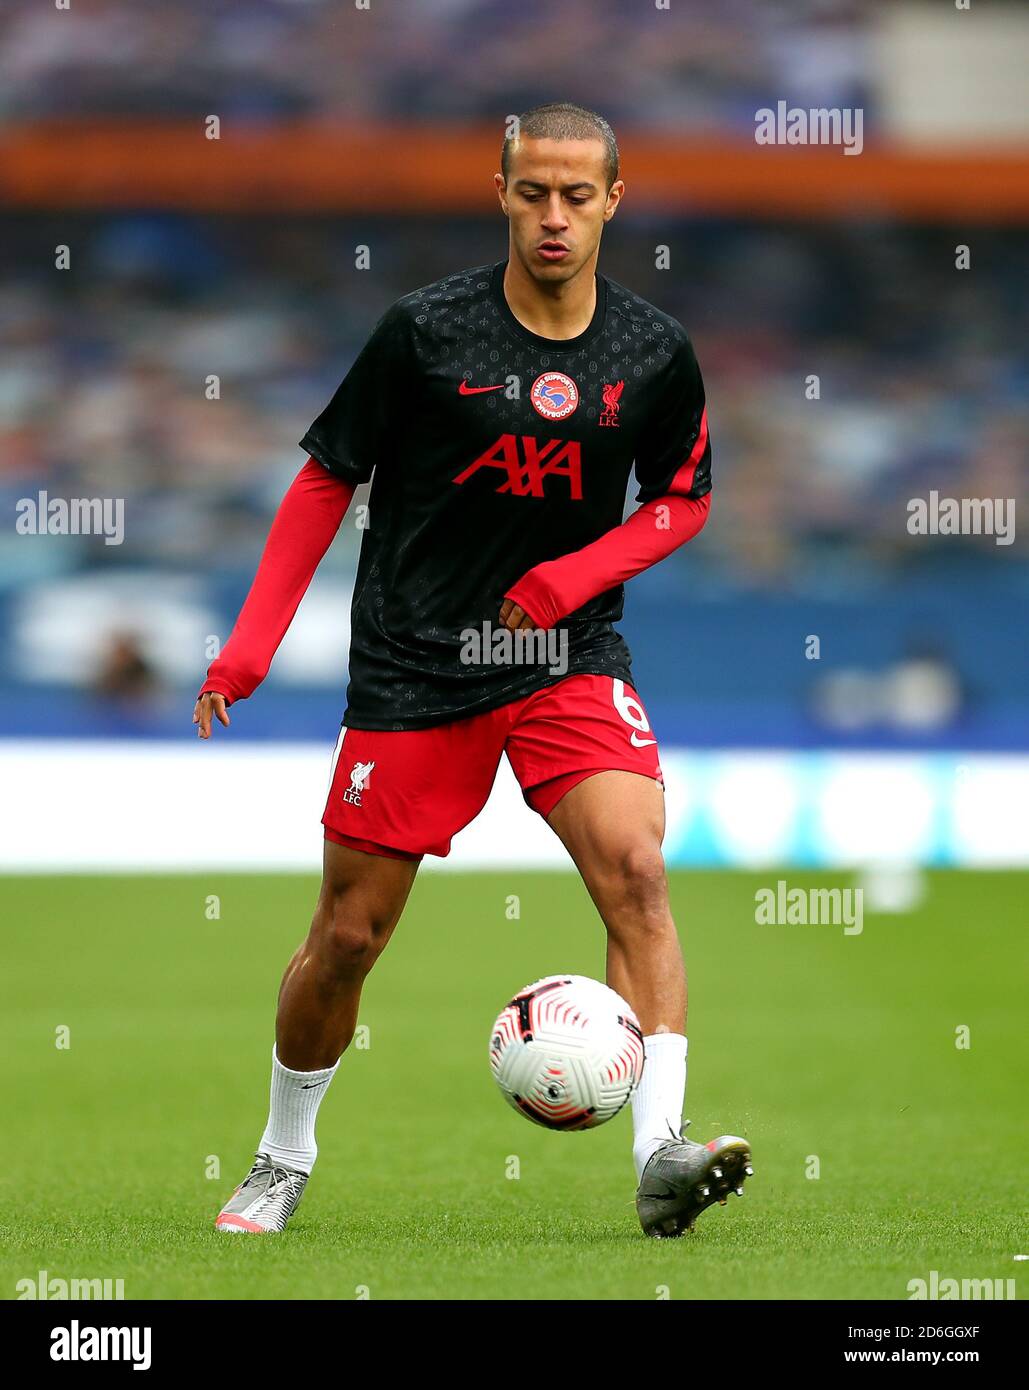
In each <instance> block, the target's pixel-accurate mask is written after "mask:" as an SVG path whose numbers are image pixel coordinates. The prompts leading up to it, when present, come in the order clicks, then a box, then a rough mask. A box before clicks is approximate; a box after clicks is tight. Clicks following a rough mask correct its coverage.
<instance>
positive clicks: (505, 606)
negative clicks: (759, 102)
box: [500, 598, 539, 632]
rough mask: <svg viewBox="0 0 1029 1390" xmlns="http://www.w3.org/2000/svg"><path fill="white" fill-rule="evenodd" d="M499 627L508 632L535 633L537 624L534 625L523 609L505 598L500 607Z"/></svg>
mask: <svg viewBox="0 0 1029 1390" xmlns="http://www.w3.org/2000/svg"><path fill="white" fill-rule="evenodd" d="M500 625H501V627H506V628H507V630H508V631H509V632H535V631H536V630H537V629H538V627H539V624H538V623H534V622H533V621H532V619H531V618H530V617H529V615H528V613H526V611H525V609H524V608H519V607H518V605H517V603H514V602H512V600H511V599H509V598H506V599H505V600H504V602H503V603H502V604H501V605H500Z"/></svg>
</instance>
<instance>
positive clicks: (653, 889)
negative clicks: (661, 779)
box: [547, 770, 668, 920]
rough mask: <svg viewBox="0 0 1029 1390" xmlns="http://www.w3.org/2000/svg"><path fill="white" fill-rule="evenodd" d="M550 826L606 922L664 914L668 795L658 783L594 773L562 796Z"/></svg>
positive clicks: (641, 777)
mask: <svg viewBox="0 0 1029 1390" xmlns="http://www.w3.org/2000/svg"><path fill="white" fill-rule="evenodd" d="M547 823H548V824H549V825H550V827H551V828H552V829H553V830H554V832H555V833H556V834H557V835H558V836H559V838H560V839H561V841H562V843H563V844H564V846H565V848H566V849H567V850H568V853H569V854H570V855H571V857H572V860H573V861H574V863H575V865H576V867H577V868H578V870H579V873H580V874H581V875H582V879H583V882H584V883H585V885H586V888H587V889H588V891H589V893H590V896H591V897H592V898H593V901H594V902H595V903H596V904H597V907H598V908H599V910H600V912H601V914H602V915H603V916H604V917H605V920H607V917H608V914H609V913H613V912H616V911H620V910H622V909H624V908H626V907H630V908H633V909H636V908H639V909H645V910H646V911H647V912H648V913H650V912H655V913H662V912H664V910H665V908H666V906H667V901H668V887H667V880H666V877H665V867H664V858H663V856H662V853H661V842H662V840H663V838H664V831H665V805H664V791H663V789H662V787H661V786H660V784H659V783H658V782H657V781H655V780H654V778H652V777H648V776H646V775H643V774H640V773H636V772H625V771H620V770H619V771H607V772H597V773H594V774H592V775H591V776H589V777H586V778H585V779H584V780H583V781H581V782H578V783H576V785H575V786H573V787H572V788H571V790H570V791H568V792H566V793H565V795H564V796H562V798H561V800H560V801H559V802H558V803H557V805H556V806H555V807H554V808H553V810H552V811H551V812H550V814H549V815H548V816H547Z"/></svg>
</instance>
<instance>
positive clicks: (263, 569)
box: [193, 458, 354, 738]
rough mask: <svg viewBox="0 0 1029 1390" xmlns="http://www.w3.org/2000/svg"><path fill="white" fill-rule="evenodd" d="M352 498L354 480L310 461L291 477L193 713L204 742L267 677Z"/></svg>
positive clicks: (226, 723) (313, 460)
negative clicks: (230, 710)
mask: <svg viewBox="0 0 1029 1390" xmlns="http://www.w3.org/2000/svg"><path fill="white" fill-rule="evenodd" d="M353 495H354V484H353V483H349V482H346V481H344V479H342V478H340V477H337V476H335V475H334V474H332V473H330V472H328V470H327V469H326V468H325V467H324V466H323V465H322V464H320V463H318V462H317V461H316V460H315V459H313V458H309V459H308V461H307V462H306V463H305V464H304V466H303V468H302V469H301V470H300V472H299V473H298V474H297V476H296V478H295V479H294V480H293V483H292V485H291V486H290V488H289V491H288V492H287V493H286V495H285V497H284V498H283V499H282V502H281V503H280V505H279V510H278V511H277V512H276V514H275V520H274V521H273V522H272V527H271V530H270V531H269V533H268V540H267V542H266V544H265V547H264V553H263V554H262V556H261V563H260V564H259V565H258V568H257V574H256V575H255V576H254V582H253V584H252V585H251V586H250V592H249V593H248V594H247V597H246V602H245V603H244V604H243V607H242V609H241V610H240V615H239V617H238V618H237V619H236V626H235V627H234V628H233V629H232V634H231V636H230V637H229V640H228V641H227V642H226V643H225V646H224V648H223V649H222V652H221V654H220V655H219V656H218V657H216V658H215V660H214V661H212V662H211V665H210V667H209V668H208V672H207V680H206V681H205V682H204V684H203V685H202V686H201V687H200V694H199V696H198V697H197V702H196V706H195V708H194V710H193V723H194V724H196V725H197V735H198V737H199V738H210V736H211V726H212V722H213V720H215V719H217V720H218V721H219V723H221V724H224V725H226V727H227V726H228V724H229V716H228V714H227V713H226V709H227V707H228V706H229V705H230V704H232V703H234V702H235V701H236V700H244V699H246V697H247V696H248V695H252V694H253V692H254V691H255V690H256V689H257V687H258V686H259V685H260V684H261V682H262V681H263V680H264V678H265V676H266V675H267V674H268V668H269V667H270V666H271V663H272V657H273V656H274V655H275V653H276V651H277V650H278V647H279V643H280V642H281V641H282V639H283V637H284V636H285V635H286V630H287V628H288V627H289V625H290V623H291V622H292V621H293V615H294V614H295V613H296V611H297V609H298V608H299V606H300V600H301V599H302V598H303V597H304V594H305V593H306V592H307V589H308V586H309V585H310V583H311V580H312V579H313V577H314V572H315V570H316V569H317V568H318V565H319V564H320V563H321V559H322V556H323V555H324V554H325V552H326V551H327V550H328V548H329V546H330V545H331V544H332V540H333V538H334V537H335V535H336V532H337V531H338V530H339V528H340V525H341V523H342V521H343V518H344V516H345V515H346V511H347V508H348V507H349V505H350V499H351V498H352V497H353Z"/></svg>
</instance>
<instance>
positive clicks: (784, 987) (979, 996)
mask: <svg viewBox="0 0 1029 1390" xmlns="http://www.w3.org/2000/svg"><path fill="white" fill-rule="evenodd" d="M784 876H785V877H787V878H788V880H789V882H790V884H791V886H793V885H800V886H813V885H815V884H817V883H819V882H823V883H824V882H825V880H819V879H818V878H817V876H814V875H811V874H808V875H801V874H798V873H789V874H786V875H784ZM777 877H778V875H776V874H774V873H768V872H765V873H762V874H760V875H756V874H744V873H733V872H697V873H677V874H674V875H673V876H672V892H673V899H674V905H675V909H676V917H677V921H678V922H679V925H680V930H681V933H682V936H683V940H684V943H685V947H686V955H687V964H688V967H689V971H690V1028H689V1036H690V1079H689V1088H688V1094H687V1106H686V1111H687V1114H688V1115H689V1116H690V1117H691V1119H692V1121H693V1127H692V1129H691V1130H690V1134H691V1137H697V1138H701V1139H706V1138H709V1137H711V1136H712V1135H713V1134H717V1133H721V1132H723V1131H724V1132H730V1133H731V1132H738V1133H743V1134H746V1135H747V1136H748V1137H749V1138H750V1139H751V1142H752V1144H753V1152H754V1165H755V1168H756V1176H755V1177H754V1179H753V1180H752V1181H751V1182H750V1183H748V1186H747V1195H746V1196H745V1197H744V1198H743V1199H742V1200H738V1199H736V1198H732V1199H731V1201H730V1205H729V1206H727V1207H725V1208H719V1207H717V1206H716V1207H714V1208H712V1209H711V1210H710V1211H709V1212H707V1213H706V1214H705V1215H704V1216H702V1217H701V1218H700V1220H699V1222H698V1225H697V1228H696V1231H695V1232H694V1234H693V1235H692V1236H687V1237H685V1238H683V1239H682V1240H679V1241H666V1242H658V1241H649V1240H646V1239H645V1238H644V1237H643V1236H642V1235H641V1233H640V1231H639V1227H638V1225H637V1222H636V1216H635V1211H634V1208H633V1204H632V1199H633V1191H634V1185H635V1184H634V1179H633V1173H632V1164H631V1155H630V1148H631V1123H630V1119H629V1115H628V1112H627V1111H626V1112H625V1113H623V1114H622V1115H619V1116H618V1117H617V1118H616V1119H615V1120H614V1121H612V1122H611V1123H610V1124H609V1125H607V1126H606V1127H604V1128H603V1129H600V1130H597V1131H594V1132H587V1133H582V1134H571V1135H561V1134H551V1133H549V1132H547V1131H544V1130H541V1129H538V1128H536V1127H535V1126H533V1125H531V1124H529V1123H527V1122H526V1121H525V1120H524V1119H522V1118H521V1117H520V1116H518V1115H516V1114H515V1113H514V1112H513V1111H511V1110H510V1109H508V1107H507V1106H506V1105H505V1104H504V1103H503V1101H502V1100H501V1098H500V1096H499V1094H498V1093H497V1092H496V1090H495V1088H494V1085H493V1082H492V1080H491V1078H490V1073H489V1066H488V1062H487V1041H488V1036H489V1029H490V1025H491V1023H492V1021H493V1018H494V1016H495V1014H496V1012H497V1011H498V1010H499V1008H500V1007H501V1006H502V1005H503V1004H504V1002H505V1001H506V999H507V998H508V997H509V996H510V995H511V994H512V993H513V992H514V991H515V990H517V989H518V988H519V987H520V986H522V985H524V984H526V983H527V982H528V981H530V980H532V979H535V978H536V977H538V976H540V975H546V974H550V973H554V972H557V971H566V970H567V971H576V972H580V973H584V974H590V975H598V976H600V977H602V976H603V931H602V928H601V927H600V924H599V922H598V921H597V919H596V915H595V912H594V910H593V908H592V907H591V905H590V903H589V901H588V899H587V897H586V894H585V891H584V890H583V888H582V886H581V884H580V883H579V881H578V879H577V878H576V877H575V876H574V875H561V874H552V875H549V874H531V873H523V872H519V871H515V870H512V871H510V872H505V873H490V874H485V873H484V874H469V875H464V876H456V875H447V874H441V875H428V874H423V875H422V876H421V879H420V880H419V882H418V883H417V884H416V886H415V890H414V893H413V895H412V898H411V901H410V903H409V906H408V909H407V912H406V914H405V917H404V920H403V921H402V922H401V924H400V926H399V927H398V929H397V932H396V935H395V937H394V939H393V941H392V943H391V944H390V946H389V948H388V949H387V951H386V953H385V955H384V956H383V958H382V959H381V960H380V962H379V964H378V966H377V967H376V970H375V972H374V973H373V975H372V977H371V978H370V980H369V982H368V985H367V987H366V990H365V996H364V1006H363V1012H362V1023H363V1024H364V1025H366V1026H367V1027H368V1029H369V1030H370V1032H369V1037H368V1042H369V1045H368V1046H367V1047H366V1048H363V1049H361V1050H355V1049H352V1050H351V1051H350V1052H349V1053H348V1054H347V1056H346V1057H345V1058H344V1061H343V1064H342V1066H341V1067H340V1071H339V1073H338V1075H337V1077H336V1079H335V1081H334V1083H333V1086H332V1089H331V1091H330V1092H329V1094H328V1097H327V1099H326V1101H325V1103H324V1105H323V1106H322V1110H321V1115H320V1118H319V1133H318V1137H319V1144H320V1150H321V1157H320V1161H319V1164H318V1167H317V1168H316V1170H315V1175H314V1178H313V1180H312V1182H311V1184H310V1186H309V1188H308V1191H307V1194H306V1196H305V1198H304V1201H303V1204H302V1205H301V1207H300V1209H299V1211H298V1213H297V1216H296V1217H295V1218H294V1220H293V1221H292V1222H291V1224H290V1226H289V1228H288V1229H287V1231H286V1233H285V1234H284V1235H282V1236H279V1237H269V1238H264V1239H258V1238H255V1239H247V1238H240V1237H231V1236H224V1235H218V1234H216V1233H215V1231H214V1230H213V1228H212V1222H213V1218H214V1216H215V1213H216V1212H217V1210H218V1206H219V1202H220V1199H221V1198H223V1197H224V1196H225V1195H226V1193H228V1192H229V1191H230V1190H231V1188H232V1187H233V1186H235V1184H236V1183H237V1182H238V1181H239V1179H240V1178H241V1176H242V1175H243V1173H244V1172H245V1171H246V1169H247V1167H248V1165H249V1162H250V1158H251V1155H252V1153H253V1150H254V1147H255V1145H256V1143H257V1140H258V1137H259V1135H260V1133H261V1129H262V1127H263V1123H264V1118H265V1106H266V1092H267V1083H268V1065H269V1056H270V1050H271V1043H272V1025H273V1013H274V1007H275V997H276V992H277V989H278V983H279V978H280V974H281V971H282V968H283V966H284V965H285V962H286V960H287V958H288V956H289V954H290V953H291V951H292V950H293V948H294V946H295V945H296V943H297V942H298V940H299V939H300V937H301V936H302V934H303V932H304V931H305V930H306V924H307V921H308V919H309V916H310V911H311V908H312V906H313V902H314V897H315V891H316V887H317V884H316V881H315V880H314V879H312V878H311V877H307V876H303V875H292V876H290V875H283V876H271V875H269V876H247V875H230V874H217V873H213V872H212V873H205V874H199V875H192V876H181V877H180V876H169V877H139V878H133V877H128V878H104V877H97V878H91V877H84V878H58V879H52V880H50V881H44V880H42V879H39V878H11V879H4V880H0V902H2V905H3V911H2V913H0V916H2V918H3V926H2V938H0V940H2V946H3V956H4V969H3V972H2V979H0V1017H2V1020H3V1021H2V1024H0V1032H2V1040H3V1076H4V1118H5V1121H6V1123H5V1132H6V1135H7V1142H6V1144H5V1146H4V1162H3V1166H2V1170H0V1171H2V1178H0V1186H2V1197H0V1290H2V1294H3V1297H4V1298H14V1297H16V1285H17V1281H18V1280H20V1279H24V1278H30V1279H36V1277H37V1275H38V1271H40V1270H46V1271H48V1272H49V1275H50V1276H51V1277H61V1278H68V1279H71V1278H105V1277H106V1278H114V1279H117V1278H120V1279H123V1280H124V1281H125V1296H126V1297H127V1298H162V1297H165V1298H182V1299H195V1298H204V1299H207V1298H210V1299H216V1298H294V1297H314V1298H324V1299H353V1298H357V1297H371V1298H373V1299H396V1298H459V1299H477V1298H499V1299H503V1298H519V1299H525V1298H529V1299H569V1298H572V1299H576V1298H600V1299H610V1298H617V1299H656V1298H661V1297H668V1298H674V1299H696V1298H699V1299H703V1298H788V1299H794V1298H799V1299H803V1298H833V1299H835V1298H847V1297H852V1298H877V1299H904V1298H906V1297H907V1283H908V1281H909V1280H911V1279H915V1278H928V1275H929V1271H930V1270H932V1269H935V1270H937V1271H939V1273H940V1276H941V1277H957V1278H961V1277H970V1278H980V1279H982V1278H1001V1279H1008V1278H1016V1280H1018V1278H1019V1273H1020V1271H1021V1270H1022V1269H1024V1267H1025V1266H1024V1265H1021V1264H1016V1263H1014V1262H1013V1257H1014V1255H1015V1254H1018V1253H1029V1251H1027V1249H1026V1242H1027V1239H1029V1237H1027V1236H1026V1233H1025V1230H1024V1227H1022V1226H1021V1225H1020V1215H1021V1212H1022V1209H1023V1202H1022V1196H1023V1194H1022V1192H1021V1185H1020V1180H1019V1169H1020V1166H1021V1165H1020V1162H1019V1153H1020V1147H1021V1141H1022V1139H1023V1137H1024V1132H1023V1130H1022V1117H1023V1115H1024V1100H1025V1094H1024V1088H1023V1086H1022V1084H1021V1083H1022V1082H1023V1081H1024V1074H1022V1070H1021V1065H1022V1064H1021V1063H1020V1061H1019V1059H1020V1058H1022V1059H1023V1062H1024V1051H1023V1043H1024V1001H1025V998H1026V971H1025V963H1026V962H1025V944H1024V943H1025V937H1024V916H1025V904H1026V902H1027V901H1029V875H1027V874H985V873H984V874H974V873H957V872H953V873H947V872H943V873H935V874H931V875H929V876H928V878H927V882H926V894H925V897H924V900H923V902H922V903H921V905H920V906H919V908H918V909H917V910H916V911H914V912H912V913H910V914H908V915H904V916H875V915H872V914H870V913H868V912H867V911H866V914H865V924H864V931H863V933H862V934H861V935H860V936H852V937H847V936H845V935H844V934H843V931H842V929H839V928H833V927H826V926H820V927H813V926H759V925H757V924H755V921H754V892H755V889H756V888H758V887H762V886H766V885H768V884H774V882H775V880H776V878H777ZM833 881H834V882H835V883H837V884H838V883H839V878H838V877H837V878H835V879H834V880H833ZM511 894H517V895H518V898H519V900H520V916H519V917H518V918H517V919H509V917H508V915H507V913H508V898H509V895H511ZM210 895H217V897H218V898H219V899H220V918H219V919H218V920H209V918H208V916H207V915H206V907H207V900H208V898H209V896H210ZM962 1025H965V1026H967V1028H968V1029H969V1030H970V1035H969V1036H970V1043H971V1045H970V1047H968V1048H967V1049H960V1048H958V1047H956V1046H955V1036H956V1034H955V1030H956V1029H958V1028H959V1027H960V1026H962ZM61 1027H66V1028H67V1029H69V1030H70V1034H69V1040H70V1046H68V1047H67V1048H60V1047H58V1046H57V1045H56V1041H57V1038H58V1031H57V1030H58V1029H59V1028H61ZM812 1155H814V1156H817V1160H818V1164H819V1167H820V1176H819V1177H817V1178H812V1177H809V1176H807V1174H808V1173H809V1172H810V1171H811V1170H812V1168H813V1164H812V1162H811V1156H812ZM217 1165H220V1176H215V1177H211V1176H209V1174H210V1173H211V1172H212V1171H214V1170H215V1168H216V1166H217ZM515 1171H517V1173H518V1176H517V1177H515V1176H512V1174H513V1173H514V1172H515ZM1023 1278H1029V1276H1023ZM1019 1283H1021V1280H1019ZM1022 1292H1023V1291H1022V1289H1021V1287H1019V1288H1018V1295H1019V1297H1021V1296H1022Z"/></svg>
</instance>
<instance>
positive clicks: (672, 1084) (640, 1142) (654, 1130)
mask: <svg viewBox="0 0 1029 1390" xmlns="http://www.w3.org/2000/svg"><path fill="white" fill-rule="evenodd" d="M643 1051H644V1055H645V1057H646V1059H647V1060H646V1062H645V1063H644V1066H643V1077H642V1080H641V1081H640V1084H639V1085H638V1086H637V1087H636V1089H635V1091H634V1092H633V1094H632V1101H631V1104H632V1130H633V1139H632V1161H633V1163H635V1165H636V1177H637V1179H639V1178H640V1177H641V1176H642V1174H643V1170H644V1168H645V1167H646V1166H647V1159H648V1158H649V1157H650V1155H651V1154H652V1153H653V1152H654V1150H655V1149H656V1148H657V1147H658V1145H659V1144H663V1143H664V1142H665V1140H666V1139H677V1138H678V1137H679V1133H680V1130H681V1129H682V1107H683V1101H684V1098H685V1095H686V1039H685V1038H684V1037H683V1035H682V1034H681V1033H652V1034H651V1035H650V1037H649V1038H644V1039H643Z"/></svg>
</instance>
